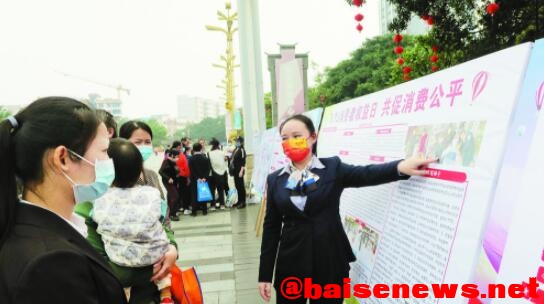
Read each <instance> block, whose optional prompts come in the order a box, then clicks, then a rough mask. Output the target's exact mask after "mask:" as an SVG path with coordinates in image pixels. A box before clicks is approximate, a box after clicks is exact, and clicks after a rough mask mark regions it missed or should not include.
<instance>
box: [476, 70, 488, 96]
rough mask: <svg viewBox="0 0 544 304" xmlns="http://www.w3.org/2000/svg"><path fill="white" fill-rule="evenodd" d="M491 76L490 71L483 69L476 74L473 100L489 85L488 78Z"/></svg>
mask: <svg viewBox="0 0 544 304" xmlns="http://www.w3.org/2000/svg"><path fill="white" fill-rule="evenodd" d="M488 78H489V73H488V72H486V71H481V72H480V73H478V74H476V76H474V79H473V80H472V101H474V100H475V99H476V98H477V97H478V96H480V94H481V93H482V91H483V90H484V89H485V87H486V85H487V79H488Z"/></svg>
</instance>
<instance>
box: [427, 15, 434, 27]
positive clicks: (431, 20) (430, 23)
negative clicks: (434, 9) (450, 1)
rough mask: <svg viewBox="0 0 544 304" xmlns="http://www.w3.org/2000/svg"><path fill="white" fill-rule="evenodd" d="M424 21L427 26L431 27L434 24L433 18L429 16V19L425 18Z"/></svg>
mask: <svg viewBox="0 0 544 304" xmlns="http://www.w3.org/2000/svg"><path fill="white" fill-rule="evenodd" d="M426 21H427V24H428V25H433V24H434V19H433V17H431V16H429V18H427V20H426Z"/></svg>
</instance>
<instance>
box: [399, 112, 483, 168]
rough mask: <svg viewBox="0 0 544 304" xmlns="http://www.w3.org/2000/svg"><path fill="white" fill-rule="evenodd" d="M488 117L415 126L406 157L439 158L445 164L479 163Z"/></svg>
mask: <svg viewBox="0 0 544 304" xmlns="http://www.w3.org/2000/svg"><path fill="white" fill-rule="evenodd" d="M485 126H486V122H485V121H463V122H459V123H448V124H437V125H422V126H411V127H410V128H408V133H407V136H406V142H405V153H406V157H407V158H408V157H410V156H413V155H420V156H421V157H427V158H438V159H439V160H440V163H441V164H444V165H455V166H462V167H475V165H476V161H477V159H478V154H479V151H480V147H481V144H482V138H483V135H484V131H485Z"/></svg>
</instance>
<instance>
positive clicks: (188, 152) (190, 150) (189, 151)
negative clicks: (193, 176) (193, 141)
mask: <svg viewBox="0 0 544 304" xmlns="http://www.w3.org/2000/svg"><path fill="white" fill-rule="evenodd" d="M185 157H187V160H190V159H191V157H193V148H192V147H186V148H185Z"/></svg>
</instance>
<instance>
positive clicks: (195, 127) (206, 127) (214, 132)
mask: <svg viewBox="0 0 544 304" xmlns="http://www.w3.org/2000/svg"><path fill="white" fill-rule="evenodd" d="M225 130H226V129H225V116H219V117H216V118H210V117H207V118H204V119H203V120H201V121H200V122H198V123H193V124H189V125H188V126H187V127H185V128H184V129H181V130H177V131H176V132H175V133H174V136H175V139H177V140H179V139H181V138H182V137H184V136H188V137H191V138H192V139H193V140H196V139H199V138H204V139H206V140H210V139H211V138H213V137H215V138H217V140H219V141H220V142H224V141H226V140H227V137H226V134H225Z"/></svg>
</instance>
